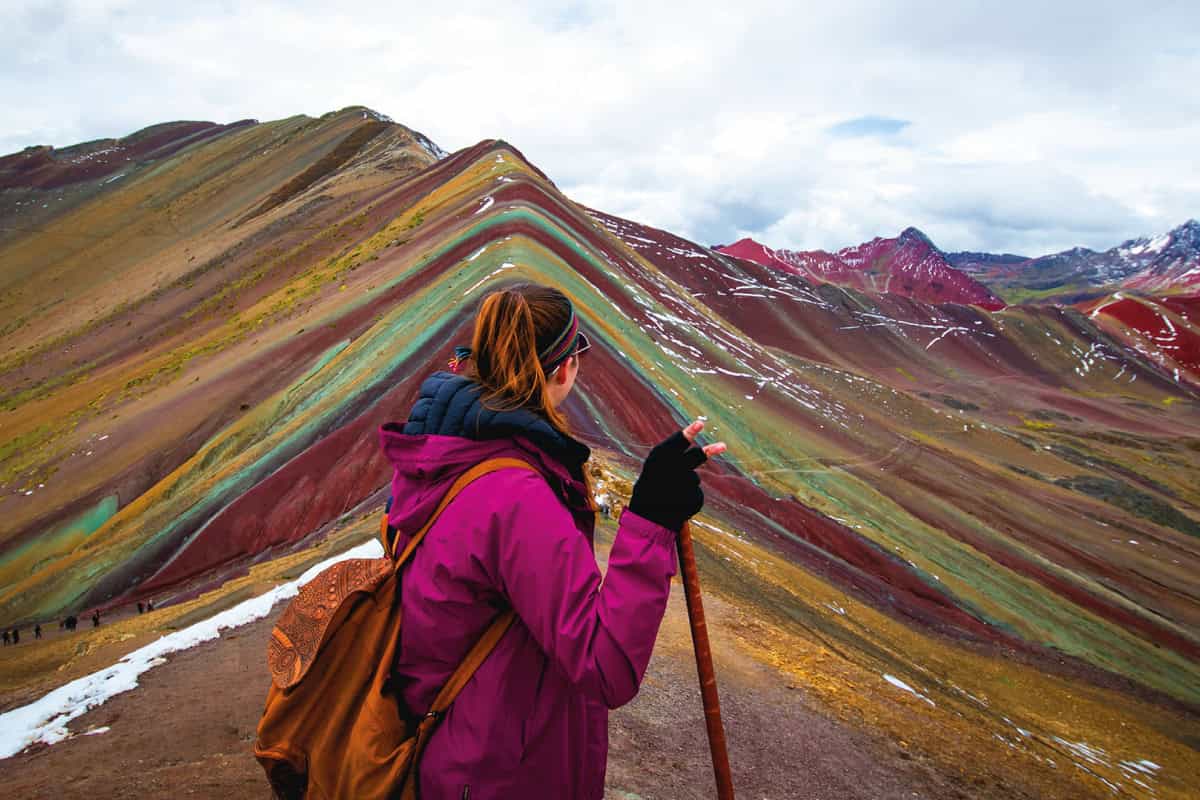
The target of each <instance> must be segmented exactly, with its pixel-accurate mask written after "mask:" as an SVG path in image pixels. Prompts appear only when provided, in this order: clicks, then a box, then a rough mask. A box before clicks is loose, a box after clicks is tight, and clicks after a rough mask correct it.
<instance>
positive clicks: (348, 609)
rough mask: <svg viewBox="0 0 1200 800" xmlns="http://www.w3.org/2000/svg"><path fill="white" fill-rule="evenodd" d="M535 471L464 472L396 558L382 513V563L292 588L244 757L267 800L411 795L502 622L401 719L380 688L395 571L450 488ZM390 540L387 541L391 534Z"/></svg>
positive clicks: (486, 467) (390, 635)
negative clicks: (254, 762)
mask: <svg viewBox="0 0 1200 800" xmlns="http://www.w3.org/2000/svg"><path fill="white" fill-rule="evenodd" d="M509 467H519V468H522V469H528V470H533V471H534V472H536V471H537V470H536V468H535V467H533V466H531V465H530V464H528V463H527V462H525V461H522V460H520V459H516V458H494V459H489V460H487V461H483V462H481V463H479V464H477V465H476V466H474V467H472V468H471V469H470V470H468V471H467V472H466V473H464V474H463V475H462V476H461V477H460V478H459V479H458V480H457V481H455V483H454V485H453V486H452V487H451V488H450V490H449V491H448V492H447V493H446V495H445V497H443V498H442V500H441V502H440V503H439V504H438V506H437V509H436V510H435V511H434V512H433V515H432V516H431V517H430V518H429V520H428V521H427V522H426V523H425V526H424V527H423V528H421V530H420V531H418V532H417V533H416V534H414V535H413V537H412V539H411V540H410V541H409V543H408V546H407V547H406V548H405V550H404V552H403V554H401V555H400V556H399V557H396V555H395V552H394V546H395V545H394V544H393V543H392V542H391V541H389V537H388V532H387V516H386V515H385V516H384V519H383V526H382V531H381V533H380V536H381V538H382V539H383V547H384V552H385V553H386V555H385V556H384V557H383V558H374V559H371V558H358V559H349V560H346V561H342V562H339V563H337V564H334V565H333V566H331V567H329V568H328V569H326V570H324V571H322V572H321V573H320V574H319V575H317V577H315V578H313V580H311V581H310V582H309V583H307V584H306V585H305V586H304V587H303V588H302V589H301V590H300V594H299V595H298V596H297V597H296V598H295V599H294V600H292V602H291V603H290V604H289V605H288V607H287V608H286V609H285V610H284V612H283V614H282V615H281V616H280V618H279V622H278V623H277V624H276V625H275V628H274V630H272V631H271V641H270V643H269V644H268V646H267V663H268V666H269V667H270V670H271V686H270V688H269V689H268V691H267V704H266V710H265V711H264V712H263V716H262V719H261V720H260V721H259V723H258V740H257V741H256V742H255V745H254V756H255V758H257V759H258V761H259V763H261V764H262V766H263V769H264V770H266V773H267V778H268V780H269V781H270V783H271V788H272V789H273V790H274V792H275V794H276V796H277V797H279V798H284V799H285V800H293V799H298V798H307V800H327V799H328V800H343V799H345V800H349V799H350V798H355V799H356V800H371V798H395V797H399V798H401V800H415V799H416V798H417V797H418V787H417V763H418V761H419V760H420V758H421V753H422V751H424V749H425V745H426V744H428V742H429V737H430V736H431V735H432V734H433V732H434V730H435V729H436V727H437V725H438V723H439V722H440V721H441V719H442V717H443V716H444V715H445V712H446V709H447V708H448V707H449V706H450V704H451V703H452V702H453V701H454V698H455V697H456V696H457V695H458V693H459V691H460V690H461V689H462V688H463V686H465V685H466V683H467V681H468V680H470V678H471V676H472V675H473V674H474V673H475V670H476V669H477V668H478V667H479V665H480V664H482V663H483V661H484V659H486V658H487V656H488V655H489V654H490V653H491V651H492V648H494V647H495V646H496V643H497V642H498V641H499V640H500V637H501V636H503V635H504V633H505V631H507V630H508V627H509V626H510V625H511V624H512V622H513V619H514V618H515V617H514V614H513V612H512V610H511V609H510V610H508V611H505V612H503V613H501V614H500V616H499V617H497V618H496V621H495V622H493V623H492V625H491V627H489V628H488V629H487V630H486V631H485V632H484V634H483V636H482V637H480V639H479V641H478V642H477V643H476V644H475V645H474V647H472V648H471V650H470V652H468V653H467V655H466V657H465V658H464V659H463V662H462V663H461V664H460V665H459V667H458V669H456V670H455V671H454V673H453V674H452V675H451V676H450V678H449V680H447V682H446V685H445V686H444V687H442V690H441V691H440V692H439V693H438V695H437V697H436V698H435V699H434V701H433V705H432V706H431V708H430V709H429V712H428V713H427V714H426V715H425V716H424V717H423V718H421V719H420V720H419V721H418V720H412V719H408V718H407V716H406V711H405V708H404V704H403V702H402V701H401V699H400V697H399V695H398V694H397V693H396V692H395V690H394V689H393V688H392V687H391V685H390V684H389V681H388V678H389V676H390V673H391V669H392V663H393V661H394V659H395V655H396V648H397V647H398V646H399V642H400V623H401V619H400V617H401V614H400V591H399V589H400V585H399V581H400V568H401V567H402V566H404V563H405V562H406V561H407V560H408V559H409V557H410V556H411V555H412V553H413V550H414V549H415V548H416V546H417V545H418V544H419V543H420V542H421V539H423V538H424V536H425V533H426V532H427V531H428V530H429V529H430V528H431V527H432V526H433V523H434V522H435V521H436V520H437V518H438V516H439V515H440V514H441V513H442V511H443V510H444V509H445V508H446V506H447V505H449V503H450V501H451V500H453V499H454V497H455V495H457V494H458V493H459V492H460V491H462V490H463V489H464V488H465V487H466V486H467V485H468V484H469V483H471V482H472V481H473V480H475V479H476V478H479V477H480V476H482V475H486V474H487V473H489V472H494V471H495V470H498V469H505V468H509ZM396 539H399V537H398V536H397V537H396Z"/></svg>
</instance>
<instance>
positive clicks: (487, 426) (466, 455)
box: [379, 372, 591, 533]
mask: <svg viewBox="0 0 1200 800" xmlns="http://www.w3.org/2000/svg"><path fill="white" fill-rule="evenodd" d="M479 394H480V387H479V385H478V384H477V383H475V382H474V381H472V380H470V379H469V378H466V377H464V376H461V375H455V374H453V373H449V372H437V373H434V374H433V375H431V376H430V377H429V378H427V379H426V380H425V381H424V383H422V384H421V390H420V396H419V397H418V399H417V402H416V403H415V404H414V405H413V410H412V413H411V414H410V416H409V419H408V421H406V422H403V423H396V422H389V423H387V424H386V425H383V426H381V427H380V429H379V439H380V443H381V445H382V446H383V451H384V455H385V456H386V457H387V459H388V461H389V462H390V463H391V464H392V467H393V470H394V471H393V476H392V486H391V490H392V491H391V501H390V502H391V506H390V508H389V511H388V524H389V525H391V526H392V527H394V528H396V529H397V530H400V531H403V532H405V533H413V532H415V531H416V530H417V529H418V528H420V526H421V525H423V524H424V523H425V521H426V520H428V519H429V515H430V514H432V513H433V509H434V508H435V507H436V506H437V504H438V502H439V501H440V500H441V498H442V496H443V495H444V494H445V493H446V491H448V490H449V488H450V486H451V485H452V484H453V483H454V481H455V480H456V479H457V478H458V477H459V476H460V475H462V474H463V473H464V472H466V471H467V470H468V469H470V468H471V467H473V466H474V465H475V464H478V463H479V462H480V461H483V460H485V459H488V458H497V457H502V456H506V457H512V458H520V459H523V460H525V461H528V462H529V463H530V464H532V465H533V466H534V467H536V468H537V469H538V470H539V471H540V472H541V473H542V475H543V476H544V477H545V478H546V481H547V482H548V483H549V484H550V486H551V488H552V489H554V491H555V493H556V494H557V495H558V496H559V497H560V498H561V499H562V500H563V502H564V503H565V504H566V505H567V506H568V507H569V508H571V509H572V510H574V511H586V510H588V508H589V507H588V504H587V499H586V496H585V489H584V484H583V481H582V474H583V464H584V462H585V461H586V460H587V458H588V457H589V456H590V455H591V450H590V449H589V448H588V447H587V445H585V444H583V443H582V442H579V441H578V440H576V439H573V438H571V437H570V436H566V435H564V434H562V433H559V432H558V431H557V430H555V429H554V428H553V427H552V426H551V425H550V424H549V423H548V422H547V421H546V420H545V419H544V418H542V417H540V416H538V415H536V414H534V413H533V412H530V411H527V410H524V409H518V410H516V411H494V410H492V409H488V408H486V407H484V406H483V404H482V402H481V401H480V399H479Z"/></svg>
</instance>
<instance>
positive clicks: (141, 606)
mask: <svg viewBox="0 0 1200 800" xmlns="http://www.w3.org/2000/svg"><path fill="white" fill-rule="evenodd" d="M145 611H146V604H145V603H143V602H142V601H141V600H139V601H138V613H139V614H142V613H145Z"/></svg>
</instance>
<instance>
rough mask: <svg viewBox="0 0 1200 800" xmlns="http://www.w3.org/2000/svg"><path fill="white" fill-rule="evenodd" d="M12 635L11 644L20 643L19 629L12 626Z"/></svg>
mask: <svg viewBox="0 0 1200 800" xmlns="http://www.w3.org/2000/svg"><path fill="white" fill-rule="evenodd" d="M12 637H13V644H20V643H21V629H20V628H13V632H12Z"/></svg>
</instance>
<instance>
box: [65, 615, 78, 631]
mask: <svg viewBox="0 0 1200 800" xmlns="http://www.w3.org/2000/svg"><path fill="white" fill-rule="evenodd" d="M78 624H79V620H78V619H77V618H76V617H75V615H74V614H72V615H71V616H69V617H67V630H69V631H73V630H75V626H76V625H78Z"/></svg>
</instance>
